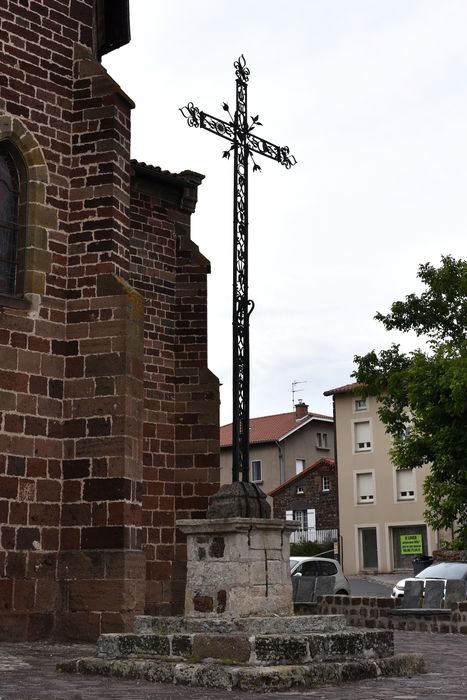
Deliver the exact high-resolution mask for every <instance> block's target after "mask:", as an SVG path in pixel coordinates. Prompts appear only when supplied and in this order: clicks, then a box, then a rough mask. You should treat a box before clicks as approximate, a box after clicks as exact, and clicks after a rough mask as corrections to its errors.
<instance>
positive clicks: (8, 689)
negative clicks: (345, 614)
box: [0, 632, 467, 700]
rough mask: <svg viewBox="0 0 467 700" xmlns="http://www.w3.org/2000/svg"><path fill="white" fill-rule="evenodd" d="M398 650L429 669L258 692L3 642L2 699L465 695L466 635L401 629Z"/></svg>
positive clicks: (76, 649)
mask: <svg viewBox="0 0 467 700" xmlns="http://www.w3.org/2000/svg"><path fill="white" fill-rule="evenodd" d="M395 641H396V651H397V652H405V651H417V652H421V653H422V654H423V655H424V657H425V660H426V664H427V673H426V674H423V675H420V676H413V677H412V678H381V679H373V680H367V681H359V682H356V683H351V684H348V685H344V686H337V687H327V688H317V689H313V690H308V691H290V692H286V693H275V694H274V695H266V696H264V695H257V694H251V693H239V692H228V691H219V690H211V689H204V688H187V687H184V686H173V685H163V684H153V683H147V682H145V681H141V682H138V681H119V680H116V679H110V678H100V677H95V676H78V675H69V674H63V673H57V672H56V671H55V664H56V663H57V662H58V661H60V660H63V659H67V658H74V657H76V656H87V655H91V654H92V653H93V651H94V647H91V646H85V645H79V646H78V645H49V644H43V643H37V644H7V643H1V644H0V700H10V699H12V698H14V699H15V700H19V699H20V700H40V699H43V698H47V699H48V700H78V699H79V700H90V699H92V700H96V699H99V700H101V699H102V700H110V699H111V700H156V698H157V700H159V698H161V699H162V700H172V699H173V700H202V699H205V700H221V699H222V700H226V699H228V700H252V699H253V698H255V700H259V698H261V697H263V698H264V697H266V698H271V700H272V698H274V700H286V699H287V700H300V698H304V699H305V698H313V699H315V700H317V699H319V698H324V699H325V700H334V699H339V700H350V699H352V700H355V698H358V700H389V699H390V700H418V699H420V700H422V698H423V700H427V699H428V698H435V699H436V700H438V698H442V699H443V700H450V699H452V700H460V698H462V699H463V700H465V698H467V635H464V636H463V635H454V634H447V635H442V634H423V633H417V632H397V633H396V634H395Z"/></svg>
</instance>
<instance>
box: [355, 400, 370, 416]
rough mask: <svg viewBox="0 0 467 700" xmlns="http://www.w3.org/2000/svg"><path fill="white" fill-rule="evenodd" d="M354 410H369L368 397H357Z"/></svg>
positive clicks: (358, 411)
mask: <svg viewBox="0 0 467 700" xmlns="http://www.w3.org/2000/svg"><path fill="white" fill-rule="evenodd" d="M353 410H354V412H355V413H361V412H362V411H368V397H367V398H366V399H362V398H355V399H354V403H353Z"/></svg>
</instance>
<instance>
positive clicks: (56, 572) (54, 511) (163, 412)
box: [0, 0, 219, 640]
mask: <svg viewBox="0 0 467 700" xmlns="http://www.w3.org/2000/svg"><path fill="white" fill-rule="evenodd" d="M93 5H94V3H93V2H92V0H47V2H46V1H45V0H41V1H39V0H8V1H7V2H4V3H2V4H0V60H1V68H2V70H1V71H0V141H4V142H5V143H7V144H8V147H9V148H11V149H12V152H13V153H14V154H15V158H17V160H18V162H20V163H21V164H22V165H21V168H22V170H24V183H27V185H26V184H23V185H22V187H23V189H24V192H23V196H24V203H23V205H22V206H23V210H24V213H25V221H26V226H25V241H24V245H22V247H21V248H20V251H19V258H18V288H17V290H16V291H17V294H16V296H15V297H3V296H2V297H1V298H0V638H7V639H10V640H11V639H18V640H24V639H36V638H44V637H48V636H52V635H55V636H61V637H64V638H69V639H95V638H96V637H97V635H98V634H99V633H100V632H102V631H118V630H124V629H129V627H130V625H131V619H132V616H133V614H134V613H136V612H143V611H144V610H146V611H147V612H162V613H172V612H177V611H180V609H181V604H182V600H183V589H184V575H185V573H184V572H185V568H184V559H185V549H184V541H183V540H182V539H178V538H179V535H178V534H177V533H176V530H175V518H176V517H184V518H185V517H190V516H191V515H195V516H196V517H198V516H199V515H200V514H203V513H205V510H206V507H207V504H208V499H209V496H210V495H211V494H212V493H213V491H215V490H216V488H217V485H218V463H219V458H218V450H219V446H218V382H217V380H216V378H215V377H213V376H212V375H211V373H210V372H209V370H208V369H207V364H206V363H207V345H206V344H207V331H206V302H207V298H206V274H207V272H208V271H209V269H208V268H209V265H208V263H207V261H206V260H205V259H204V258H203V256H202V255H200V253H199V251H198V249H197V248H196V246H195V245H194V244H193V243H192V242H191V240H190V233H189V227H190V216H191V213H192V212H193V211H194V206H195V202H196V196H197V186H198V185H199V184H200V182H201V179H202V178H201V177H200V176H197V175H196V174H194V173H190V172H187V173H183V174H182V175H180V176H173V175H170V174H167V173H165V174H164V173H160V172H159V171H158V170H157V169H153V168H147V167H142V166H138V165H135V166H134V168H133V173H132V175H130V171H131V164H130V159H129V151H130V113H131V109H132V107H133V104H132V102H131V100H130V99H129V98H128V97H127V96H126V95H125V94H124V93H123V92H122V91H121V89H120V88H119V86H118V85H117V84H116V83H115V82H114V81H113V80H112V79H111V78H110V77H109V76H108V74H107V73H106V71H105V70H104V69H103V68H102V66H101V65H100V63H99V62H98V61H97V60H96V58H95V56H94V49H93ZM26 187H27V192H26ZM130 192H131V202H130ZM143 433H144V438H143Z"/></svg>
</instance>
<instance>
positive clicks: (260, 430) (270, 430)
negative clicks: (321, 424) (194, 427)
mask: <svg viewBox="0 0 467 700" xmlns="http://www.w3.org/2000/svg"><path fill="white" fill-rule="evenodd" d="M313 418H314V419H316V420H319V419H320V418H324V419H326V420H332V416H326V415H324V414H322V413H308V415H307V416H305V417H304V418H302V419H301V420H296V418H295V411H291V412H290V413H277V414H276V415H273V416H261V417H260V418H250V445H252V444H255V443H258V442H273V441H274V440H280V439H281V438H282V437H283V436H284V435H286V434H287V433H289V432H290V431H291V430H294V429H295V428H300V427H302V425H306V424H307V423H309V422H310V420H311V419H313ZM220 443H221V447H228V446H229V445H231V444H232V423H229V424H228V425H222V426H221V429H220Z"/></svg>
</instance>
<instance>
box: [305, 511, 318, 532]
mask: <svg viewBox="0 0 467 700" xmlns="http://www.w3.org/2000/svg"><path fill="white" fill-rule="evenodd" d="M306 518H307V523H308V528H309V529H312V530H315V529H316V510H315V509H314V508H308V509H307V511H306Z"/></svg>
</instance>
